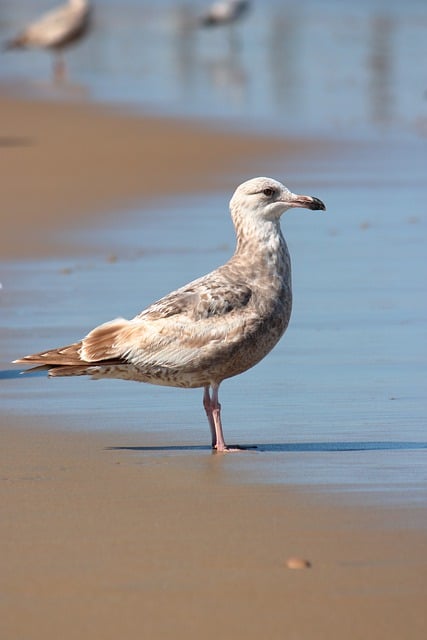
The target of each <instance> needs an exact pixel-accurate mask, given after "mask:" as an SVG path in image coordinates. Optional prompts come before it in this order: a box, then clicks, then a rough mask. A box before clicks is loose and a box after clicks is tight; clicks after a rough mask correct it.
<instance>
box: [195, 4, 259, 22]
mask: <svg viewBox="0 0 427 640" xmlns="http://www.w3.org/2000/svg"><path fill="white" fill-rule="evenodd" d="M249 4H250V3H249V2H248V0H220V1H218V2H214V3H213V4H212V5H211V7H210V8H209V9H208V10H207V12H206V13H205V14H204V15H203V16H201V18H200V20H199V24H200V25H201V26H203V27H216V26H221V25H224V24H231V23H232V22H236V20H238V19H239V18H241V17H242V16H243V15H244V14H245V13H247V11H248V10H249Z"/></svg>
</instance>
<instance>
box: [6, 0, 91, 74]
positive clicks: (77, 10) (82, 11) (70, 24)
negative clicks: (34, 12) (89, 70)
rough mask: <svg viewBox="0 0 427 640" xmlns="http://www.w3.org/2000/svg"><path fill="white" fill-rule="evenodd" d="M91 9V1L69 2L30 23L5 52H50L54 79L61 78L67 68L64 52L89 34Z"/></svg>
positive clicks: (11, 41)
mask: <svg viewBox="0 0 427 640" xmlns="http://www.w3.org/2000/svg"><path fill="white" fill-rule="evenodd" d="M91 14H92V9H91V6H90V3H89V0H68V3H67V4H65V5H63V6H61V7H58V8H57V9H53V10H52V11H49V12H48V13H46V14H44V15H43V16H41V17H40V18H39V19H38V20H36V21H35V22H33V23H32V24H30V25H29V26H28V27H26V29H24V30H23V31H22V32H21V33H19V34H18V35H17V36H16V37H15V38H13V39H12V40H10V41H9V42H7V43H6V45H5V49H27V48H28V49H30V48H31V49H32V48H40V49H51V50H52V51H53V52H54V54H55V58H54V77H55V79H58V80H59V79H62V78H63V76H64V72H65V65H64V61H63V59H62V51H63V50H64V49H65V48H67V47H68V46H69V45H71V44H73V43H75V42H77V41H78V40H80V39H81V38H82V37H83V36H84V35H85V34H86V33H87V31H88V29H89V26H90V21H91Z"/></svg>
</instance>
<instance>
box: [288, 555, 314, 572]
mask: <svg viewBox="0 0 427 640" xmlns="http://www.w3.org/2000/svg"><path fill="white" fill-rule="evenodd" d="M286 566H287V567H288V569H309V568H310V567H311V562H310V561H309V560H306V559H305V558H298V557H297V556H292V557H290V558H288V559H287V560H286Z"/></svg>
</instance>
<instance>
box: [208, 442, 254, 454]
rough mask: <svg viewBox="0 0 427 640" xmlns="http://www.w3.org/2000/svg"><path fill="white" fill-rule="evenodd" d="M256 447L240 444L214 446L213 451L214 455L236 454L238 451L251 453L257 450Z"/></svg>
mask: <svg viewBox="0 0 427 640" xmlns="http://www.w3.org/2000/svg"><path fill="white" fill-rule="evenodd" d="M256 448H257V447H256V445H249V446H243V445H240V444H235V445H232V446H230V447H229V446H228V445H226V444H224V445H213V446H212V451H213V452H214V453H236V452H238V451H249V450H250V449H256Z"/></svg>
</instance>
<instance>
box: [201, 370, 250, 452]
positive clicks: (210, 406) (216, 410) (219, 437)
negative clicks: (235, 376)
mask: <svg viewBox="0 0 427 640" xmlns="http://www.w3.org/2000/svg"><path fill="white" fill-rule="evenodd" d="M211 386H212V397H211V396H210V393H209V387H207V386H206V387H205V390H204V394H203V406H204V408H205V411H206V415H207V417H208V420H209V426H210V429H211V435H212V449H215V451H222V452H225V451H241V450H242V449H241V448H232V447H228V446H227V445H226V444H225V442H224V434H223V432H222V423H221V405H220V403H219V401H218V389H219V384H215V383H213V384H212V385H211Z"/></svg>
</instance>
